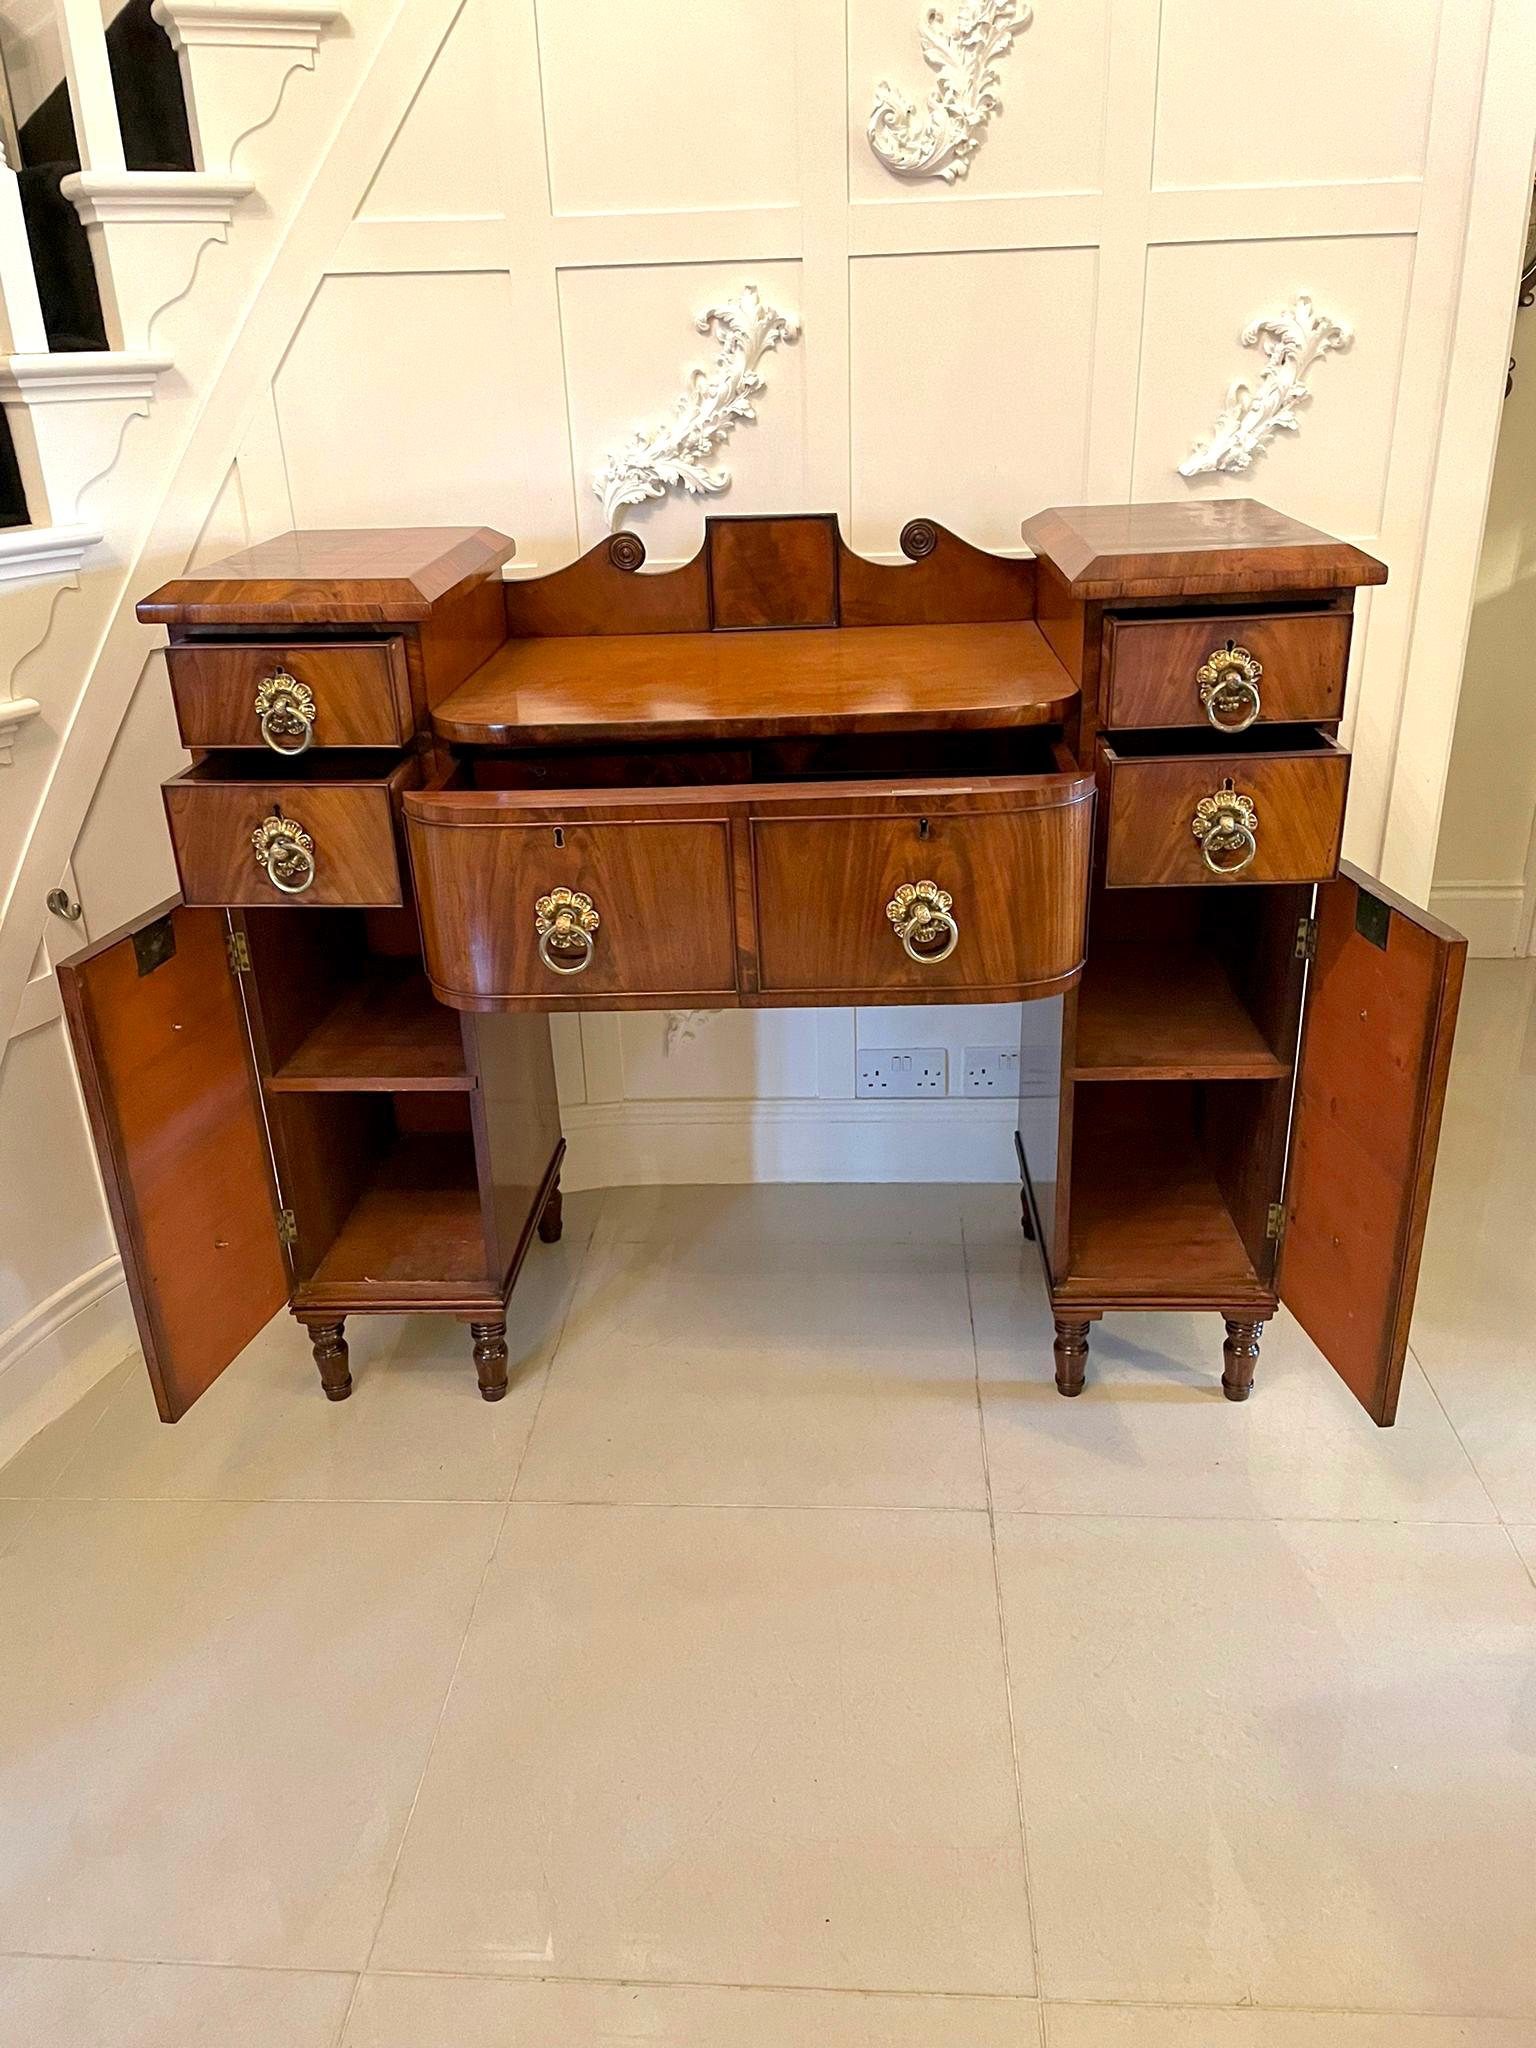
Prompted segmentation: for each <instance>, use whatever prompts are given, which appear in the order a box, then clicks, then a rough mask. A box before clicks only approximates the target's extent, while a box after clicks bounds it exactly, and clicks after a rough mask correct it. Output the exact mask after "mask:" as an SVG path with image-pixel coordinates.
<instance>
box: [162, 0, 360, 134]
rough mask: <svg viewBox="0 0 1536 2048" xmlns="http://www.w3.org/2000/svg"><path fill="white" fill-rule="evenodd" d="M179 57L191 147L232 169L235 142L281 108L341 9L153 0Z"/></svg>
mask: <svg viewBox="0 0 1536 2048" xmlns="http://www.w3.org/2000/svg"><path fill="white" fill-rule="evenodd" d="M150 12H151V13H152V14H153V15H154V18H155V20H156V21H157V22H159V24H160V26H161V27H162V28H163V29H164V30H165V32H166V34H167V35H168V36H169V37H170V39H171V43H172V45H173V47H174V48H175V50H176V54H177V56H178V58H179V59H180V62H181V76H182V83H183V85H184V87H185V89H186V100H187V115H188V119H189V120H190V122H191V125H192V147H193V151H194V153H195V154H196V157H197V161H198V163H199V165H200V166H201V167H202V169H203V170H204V171H212V172H219V173H226V174H227V173H228V172H229V171H230V170H231V168H232V166H233V163H234V155H235V151H236V149H238V147H239V146H240V144H241V143H242V142H243V141H244V140H245V138H246V137H247V136H248V135H251V134H254V133H255V131H256V130H257V129H258V128H264V127H265V126H266V125H267V123H268V122H269V121H270V120H271V119H272V117H273V116H274V114H276V112H277V109H278V105H279V103H280V101H281V99H282V96H283V87H284V86H285V85H286V84H287V82H288V79H289V77H290V75H291V74H292V73H293V72H295V71H300V70H303V71H313V69H314V68H315V54H316V52H317V51H318V49H319V47H320V41H321V38H322V37H323V36H324V35H325V33H326V31H327V30H328V29H329V28H331V27H333V26H334V25H335V23H336V22H337V21H339V20H340V18H341V9H340V8H339V7H331V6H325V5H320V4H316V0H154V6H153V7H152V8H151V9H150Z"/></svg>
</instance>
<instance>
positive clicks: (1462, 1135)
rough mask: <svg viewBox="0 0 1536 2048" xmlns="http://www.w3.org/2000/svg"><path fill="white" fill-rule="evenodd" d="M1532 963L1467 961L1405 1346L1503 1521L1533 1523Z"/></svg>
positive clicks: (1535, 1099) (1535, 1067) (1535, 1079)
mask: <svg viewBox="0 0 1536 2048" xmlns="http://www.w3.org/2000/svg"><path fill="white" fill-rule="evenodd" d="M1533 1158H1536V961H1533V960H1474V961H1473V962H1472V964H1471V967H1470V968H1469V970H1468V974H1467V983H1466V991H1465V994H1464V996H1463V998H1462V1007H1461V1017H1460V1021H1459V1023H1458V1026H1457V1033H1456V1054H1455V1058H1454V1060H1453V1061H1452V1064H1451V1081H1450V1087H1449V1090H1448V1092H1447V1095H1446V1105H1445V1123H1444V1128H1443V1130H1442V1132H1441V1138H1440V1155H1439V1164H1438V1167H1437V1171H1436V1177H1435V1198H1434V1201H1433V1203H1432V1204H1431V1207H1430V1212H1429V1226H1428V1229H1427V1231H1426V1233H1425V1240H1424V1264H1423V1269H1422V1272H1421V1274H1420V1278H1419V1294H1418V1308H1417V1312H1416V1314H1415V1316H1414V1321H1413V1332H1412V1340H1411V1341H1412V1345H1413V1350H1414V1353H1415V1355H1416V1356H1417V1358H1418V1360H1419V1362H1420V1364H1421V1365H1422V1366H1423V1368H1424V1371H1425V1373H1426V1375H1427V1376H1428V1378H1429V1381H1430V1383H1431V1385H1432V1386H1433V1387H1434V1389H1435V1391H1436V1393H1437V1394H1438V1395H1439V1396H1440V1399H1441V1400H1442V1401H1443V1402H1444V1404H1445V1409H1446V1413H1447V1414H1448V1415H1449V1417H1450V1419H1451V1421H1452V1423H1453V1424H1454V1425H1455V1428H1456V1430H1457V1432H1458V1434H1459V1435H1460V1437H1461V1440H1462V1442H1463V1444H1464V1445H1465V1446H1466V1449H1467V1453H1468V1455H1469V1456H1470V1458H1471V1459H1472V1462H1473V1464H1474V1465H1475V1466H1476V1467H1477V1470H1478V1473H1479V1475H1480V1476H1481V1478H1482V1480H1483V1482H1484V1484H1485V1485H1486V1486H1487V1488H1488V1491H1489V1493H1490V1494H1491V1495H1492V1496H1493V1499H1494V1502H1495V1504H1496V1505H1497V1507H1498V1509H1499V1512H1500V1513H1501V1514H1502V1515H1504V1516H1505V1517H1506V1519H1507V1520H1509V1521H1525V1522H1536V1369H1533V1365H1532V1356H1531V1329H1532V1326H1533V1323H1536V1267H1533V1264H1532V1261H1531V1259H1530V1257H1529V1256H1528V1240H1529V1235H1530V1231H1529V1220H1528V1219H1529V1217H1530V1214H1531V1205H1532V1192H1531V1189H1532V1170H1531V1161H1532V1159H1533Z"/></svg>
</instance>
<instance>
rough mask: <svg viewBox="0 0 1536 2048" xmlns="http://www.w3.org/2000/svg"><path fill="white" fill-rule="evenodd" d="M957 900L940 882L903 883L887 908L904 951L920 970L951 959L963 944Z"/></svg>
mask: <svg viewBox="0 0 1536 2048" xmlns="http://www.w3.org/2000/svg"><path fill="white" fill-rule="evenodd" d="M954 900H955V899H954V897H953V896H951V895H950V893H949V891H948V890H947V889H941V888H940V887H939V885H938V883H937V882H903V883H902V885H901V887H900V888H899V889H898V890H897V891H896V894H895V895H894V896H893V897H892V898H891V900H890V902H889V903H887V905H886V906H885V914H886V916H887V917H888V918H889V919H890V920H891V927H892V929H893V930H894V932H895V934H896V936H897V938H898V939H900V941H901V945H902V950H903V952H904V953H905V954H906V956H907V958H908V959H909V960H915V961H916V962H917V964H918V966H919V967H933V966H936V965H937V964H938V962H939V961H940V960H947V959H948V958H949V956H950V954H951V953H953V951H954V950H955V948H956V946H958V945H959V943H960V926H959V923H958V922H957V921H956V919H955V917H954V915H953V905H954Z"/></svg>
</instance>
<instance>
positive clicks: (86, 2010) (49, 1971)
mask: <svg viewBox="0 0 1536 2048" xmlns="http://www.w3.org/2000/svg"><path fill="white" fill-rule="evenodd" d="M354 1981H355V1980H354V1979H353V1978H351V1977H343V1976H319V1975H311V1974H308V1973H306V1972H300V1971H290V1970H210V1969H202V1968H198V1967H196V1966H194V1965H191V1964H178V1963H116V1962H102V1961H97V1960H94V1959H90V1960H87V1959H83V1958H81V1957H78V1956H67V1957H51V1956H8V1957H0V2040H5V2041H14V2042H17V2043H18V2044H19V2043H21V2042H25V2043H26V2048H208V2044H209V2043H211V2042H217V2043H218V2044H219V2048H333V2044H334V2043H335V2040H336V2035H337V2032H338V2030H339V2028H340V2026H341V2023H342V2020H343V2018H344V2017H345V2015H346V2010H347V2001H348V1999H349V1998H350V1997H351V1996H352V1986H353V1983H354Z"/></svg>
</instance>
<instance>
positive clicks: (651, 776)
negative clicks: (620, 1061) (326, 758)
mask: <svg viewBox="0 0 1536 2048" xmlns="http://www.w3.org/2000/svg"><path fill="white" fill-rule="evenodd" d="M928 740H931V741H932V742H933V744H932V746H931V748H930V747H928V746H926V745H925V741H928ZM925 754H931V756H932V758H933V759H934V761H935V763H936V765H938V766H941V767H959V766H962V765H965V762H966V756H965V753H964V750H963V749H962V748H961V747H959V746H958V745H957V743H956V742H955V741H953V740H947V739H946V738H945V736H942V735H932V736H925V735H921V734H918V735H911V736H907V737H906V738H905V739H904V740H903V741H902V743H901V744H900V746H899V747H896V746H894V745H893V743H892V742H890V741H884V742H878V743H876V744H875V745H873V746H871V747H867V748H866V747H863V746H861V745H860V743H858V742H857V741H852V740H850V741H846V742H843V743H841V744H839V745H835V746H828V745H827V744H825V743H818V744H814V745H807V744H804V743H797V742H793V741H791V742H787V743H782V744H775V745H770V746H759V747H751V748H742V749H739V750H735V751H734V752H733V753H729V754H723V753H722V752H721V751H720V750H718V749H716V750H712V751H711V752H709V753H708V754H707V755H701V756H700V757H697V758H698V759H699V761H700V764H701V766H703V767H704V770H705V772H708V773H710V774H712V775H715V776H720V775H722V774H728V775H731V776H733V777H734V778H735V779H733V780H729V781H724V780H716V781H710V782H701V783H694V784H690V783H688V782H687V781H686V780H684V779H681V778H684V777H686V776H687V774H688V773H689V772H690V762H689V757H688V756H687V755H686V754H676V755H672V756H669V757H667V760H666V762H665V764H663V763H662V762H661V761H660V759H659V757H655V756H652V755H649V754H643V755H642V754H641V753H639V752H637V754H636V757H635V759H634V761H633V772H634V782H633V784H632V785H630V786H628V787H625V786H617V787H615V786H606V785H609V784H611V782H612V777H613V773H614V764H613V754H612V750H608V751H607V752H605V753H604V754H603V755H602V756H600V757H594V762H593V767H594V770H596V771H597V772H596V773H595V775H594V783H593V784H587V785H583V784H581V783H580V782H579V777H580V776H581V774H582V760H581V756H580V754H579V752H577V751H573V752H571V753H568V754H565V755H563V756H562V757H561V759H560V762H559V766H558V771H557V772H558V775H559V776H560V777H562V778H570V781H571V786H570V787H567V788H564V789H558V788H555V787H552V786H551V784H552V782H553V780H554V779H555V777H554V776H553V775H552V774H551V772H550V771H551V766H552V764H551V762H550V761H549V759H548V757H545V758H544V759H542V760H536V759H533V758H531V757H529V758H528V759H527V760H526V763H523V762H519V761H518V760H517V759H516V758H515V757H513V758H498V757H481V756H476V757H470V758H466V759H465V760H464V761H461V762H460V763H459V764H458V766H457V768H456V769H455V770H454V772H453V774H452V776H451V777H450V778H449V780H448V781H447V782H446V783H445V784H443V785H442V786H439V787H437V788H433V789H427V790H420V791H415V792H411V793H410V794H408V795H407V797H406V800H405V811H406V823H407V831H408V836H409V841H410V849H411V861H412V865H413V868H414V871H415V877H416V890H417V900H418V906H419V910H420V915H421V926H422V937H423V942H424V949H425V953H426V961H427V969H428V972H429V974H430V975H431V978H432V983H433V987H434V989H435V991H436V993H437V994H438V996H439V997H440V998H441V999H442V1000H443V1001H444V1002H446V1003H450V1004H453V1005H455V1006H457V1007H459V1008H461V1009H498V1008H522V1007H535V1008H540V1009H563V1008H574V1007H582V1006H585V1005H587V1004H591V1005H592V1006H594V1007H599V1008H612V1007H635V1008H643V1007H647V1006H661V1005H671V1004H674V1003H680V1002H694V1001H698V1002H700V1003H704V1004H708V1005H710V1006H711V1007H724V1006H729V1005H731V1004H733V1003H736V1002H738V1001H744V1002H748V1003H759V1004H764V1005H774V1004H796V1003H813V1002H824V1001H828V1000H832V1001H857V1000H863V999H866V998H867V999H875V998H879V999H882V1000H886V1001H892V1000H894V1001H897V1002H906V1001H912V1002H922V1001H954V1000H957V999H960V1000H972V1001H980V1000H989V999H998V1000H1004V999H1017V998H1019V997H1026V996H1036V995H1048V994H1054V993H1056V992H1057V991H1058V990H1060V989H1061V988H1063V987H1065V986H1067V985H1068V984H1069V983H1070V982H1072V981H1073V980H1075V979H1076V977H1077V975H1078V974H1079V972H1080V971H1081V967H1082V959H1083V937H1084V923H1085V913H1086V899H1087V881H1088V866H1089V858H1090V851H1091V836H1092V808H1093V806H1092V798H1093V781H1092V777H1091V776H1089V775H1087V774H1084V773H1082V772H1080V771H1079V770H1078V769H1077V768H1076V767H1075V766H1074V765H1073V763H1072V761H1071V758H1070V756H1069V755H1067V753H1066V752H1065V750H1064V749H1062V748H1061V747H1060V746H1059V744H1057V743H1055V742H1053V741H1051V740H1050V739H1048V738H1046V737H1045V736H1043V735H1040V734H1037V733H1029V732H1019V733H1009V734H1004V735H998V734H988V735H979V736H977V737H976V751H975V753H974V761H975V763H977V764H980V763H983V762H990V763H992V764H994V765H995V766H996V768H997V769H998V770H999V771H1013V772H996V773H984V774H972V775H969V776H967V775H962V774H938V775H932V776H924V775H922V774H920V773H915V772H910V771H912V770H916V769H918V768H919V767H920V766H921V764H922V762H923V760H924V758H925ZM599 763H600V764H601V765H600V766H599ZM901 768H905V769H907V770H908V771H909V772H907V773H904V774H898V773H892V772H891V771H892V770H893V769H901ZM664 776H665V777H666V778H668V779H663V778H664ZM530 780H532V781H534V782H535V784H536V786H534V787H526V786H511V787H509V786H506V785H507V784H509V783H510V784H513V785H518V784H525V783H527V782H528V781H530ZM487 785H500V786H487Z"/></svg>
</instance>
